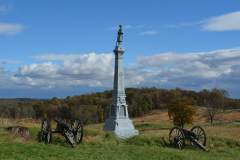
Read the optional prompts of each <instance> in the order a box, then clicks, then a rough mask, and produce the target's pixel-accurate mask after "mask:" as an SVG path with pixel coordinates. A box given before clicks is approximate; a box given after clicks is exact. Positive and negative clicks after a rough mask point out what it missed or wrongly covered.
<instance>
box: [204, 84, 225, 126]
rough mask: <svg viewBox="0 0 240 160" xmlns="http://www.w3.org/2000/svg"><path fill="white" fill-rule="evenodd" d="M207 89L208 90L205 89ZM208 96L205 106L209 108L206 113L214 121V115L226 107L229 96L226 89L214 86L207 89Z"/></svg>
mask: <svg viewBox="0 0 240 160" xmlns="http://www.w3.org/2000/svg"><path fill="white" fill-rule="evenodd" d="M205 91H206V90H205ZM207 93H208V98H207V99H206V100H204V103H203V106H204V107H206V108H207V110H206V113H207V115H208V116H209V118H210V121H211V124H212V123H213V119H214V116H215V115H216V113H217V112H218V111H219V110H220V109H224V108H225V101H226V98H227V97H228V96H229V94H228V92H227V91H225V90H222V89H221V90H220V89H217V88H213V89H212V91H211V92H210V91H207Z"/></svg>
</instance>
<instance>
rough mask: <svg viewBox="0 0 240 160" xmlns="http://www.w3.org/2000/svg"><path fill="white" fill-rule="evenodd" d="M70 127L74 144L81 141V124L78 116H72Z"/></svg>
mask: <svg viewBox="0 0 240 160" xmlns="http://www.w3.org/2000/svg"><path fill="white" fill-rule="evenodd" d="M71 129H72V136H73V140H74V142H75V143H76V144H79V143H81V142H82V138H83V124H82V121H81V120H80V118H78V117H76V118H72V120H71Z"/></svg>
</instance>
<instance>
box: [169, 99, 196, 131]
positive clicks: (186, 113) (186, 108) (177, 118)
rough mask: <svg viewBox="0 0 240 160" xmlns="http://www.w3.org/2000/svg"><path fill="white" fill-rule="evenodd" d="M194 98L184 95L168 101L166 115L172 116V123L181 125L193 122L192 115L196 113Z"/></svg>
mask: <svg viewBox="0 0 240 160" xmlns="http://www.w3.org/2000/svg"><path fill="white" fill-rule="evenodd" d="M196 103H197V102H196V100H194V99H193V98H188V97H186V96H184V97H181V98H178V99H173V98H171V99H170V100H169V101H168V116H169V118H173V123H174V125H177V126H182V128H183V126H184V125H185V124H193V116H194V115H196V114H197V113H196Z"/></svg>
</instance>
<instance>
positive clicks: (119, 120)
mask: <svg viewBox="0 0 240 160" xmlns="http://www.w3.org/2000/svg"><path fill="white" fill-rule="evenodd" d="M119 27H120V29H119V30H118V36H117V43H116V46H115V49H114V50H113V52H114V53H115V72H114V85H113V100H112V104H111V106H110V112H109V118H108V119H107V120H106V121H105V125H104V126H103V130H104V131H112V132H113V133H114V134H115V135H116V136H117V137H118V138H130V137H133V136H135V135H138V130H135V129H134V126H133V124H132V121H131V120H130V119H129V117H128V110H127V104H126V100H125V98H126V94H125V89H124V70H123V53H124V52H125V50H124V49H123V47H122V46H121V42H122V41H123V33H124V31H123V29H122V25H119Z"/></svg>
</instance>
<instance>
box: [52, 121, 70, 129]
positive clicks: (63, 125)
mask: <svg viewBox="0 0 240 160" xmlns="http://www.w3.org/2000/svg"><path fill="white" fill-rule="evenodd" d="M54 121H55V122H57V123H58V124H60V125H61V126H62V127H63V128H65V129H66V130H68V129H69V125H68V124H67V123H64V122H62V121H59V120H58V119H56V118H54Z"/></svg>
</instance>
